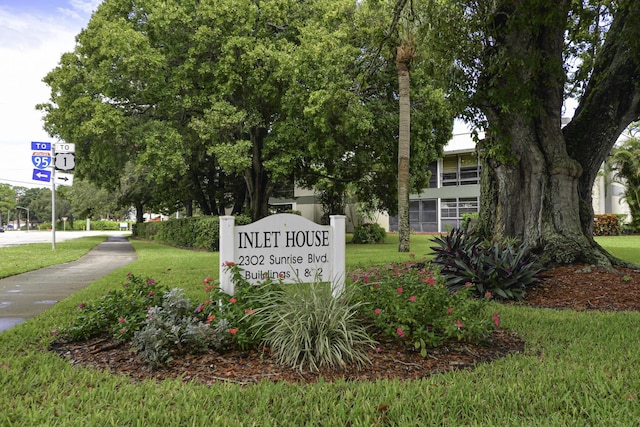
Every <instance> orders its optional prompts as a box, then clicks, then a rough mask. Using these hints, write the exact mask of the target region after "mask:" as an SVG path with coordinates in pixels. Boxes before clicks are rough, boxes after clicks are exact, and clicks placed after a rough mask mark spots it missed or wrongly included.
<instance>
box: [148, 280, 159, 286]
mask: <svg viewBox="0 0 640 427" xmlns="http://www.w3.org/2000/svg"><path fill="white" fill-rule="evenodd" d="M156 283H158V282H156V281H155V280H153V279H151V278H149V279H147V285H155V284H156Z"/></svg>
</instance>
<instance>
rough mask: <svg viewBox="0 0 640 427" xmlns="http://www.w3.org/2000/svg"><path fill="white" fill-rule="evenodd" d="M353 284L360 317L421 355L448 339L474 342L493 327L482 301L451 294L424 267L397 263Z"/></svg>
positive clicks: (466, 294)
mask: <svg viewBox="0 0 640 427" xmlns="http://www.w3.org/2000/svg"><path fill="white" fill-rule="evenodd" d="M355 284H356V285H359V286H358V290H359V291H358V298H359V299H360V300H361V301H362V302H365V303H366V305H365V306H364V307H363V308H361V314H362V315H363V316H364V317H365V318H366V319H367V320H368V321H369V322H371V323H372V324H373V326H374V328H375V330H377V331H378V333H380V334H382V335H383V336H386V337H387V338H390V339H398V340H401V341H405V342H406V343H407V344H409V345H412V346H414V347H415V348H416V349H417V350H419V351H420V352H421V353H422V355H423V356H425V355H426V353H427V349H428V348H430V347H435V346H438V345H441V344H442V343H444V342H445V341H447V340H450V339H457V340H464V341H469V342H477V341H479V340H481V339H482V338H483V337H486V336H488V335H489V334H490V333H491V332H492V331H493V330H494V329H495V327H496V322H494V320H493V318H492V317H491V315H490V314H489V313H488V311H487V301H488V298H484V299H476V298H472V297H471V289H468V288H465V289H462V290H460V291H458V292H455V293H451V292H449V291H448V290H447V288H446V286H445V284H444V280H443V279H442V278H441V277H438V276H435V275H433V274H432V273H431V272H429V271H426V270H424V269H423V270H418V269H416V268H412V267H411V266H400V265H397V266H394V267H393V268H391V269H381V270H380V271H378V272H376V273H375V275H363V276H360V277H358V278H357V279H356V280H355Z"/></svg>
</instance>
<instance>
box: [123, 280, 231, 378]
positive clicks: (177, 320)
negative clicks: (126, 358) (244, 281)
mask: <svg viewBox="0 0 640 427" xmlns="http://www.w3.org/2000/svg"><path fill="white" fill-rule="evenodd" d="M217 326H218V327H220V326H221V323H218V324H217ZM226 339H227V337H226V335H225V334H224V332H223V331H222V330H220V329H219V328H216V327H211V325H210V324H208V323H205V322H202V321H201V320H200V319H199V318H198V317H197V316H196V315H195V314H194V307H193V306H192V304H191V300H190V299H188V298H185V296H184V290H182V289H172V290H171V291H169V292H167V293H165V295H164V299H163V301H162V305H161V306H155V307H151V308H149V311H148V313H147V319H146V323H145V325H144V326H143V328H142V329H141V330H139V331H137V332H135V334H134V336H133V340H132V345H133V348H134V349H135V350H136V352H137V353H138V355H139V356H140V357H141V358H142V359H143V360H145V361H146V362H148V363H149V364H150V365H151V366H152V367H154V368H157V367H159V366H162V365H164V364H166V363H167V362H170V361H171V360H173V357H174V356H175V355H178V354H184V353H198V352H201V351H204V350H206V349H207V348H209V347H214V348H222V347H223V345H224V343H225V340H226Z"/></svg>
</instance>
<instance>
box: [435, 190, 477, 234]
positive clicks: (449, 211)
mask: <svg viewBox="0 0 640 427" xmlns="http://www.w3.org/2000/svg"><path fill="white" fill-rule="evenodd" d="M478 206H479V203H478V198H477V197H461V198H459V199H442V200H441V201H440V218H441V220H442V229H443V230H447V229H451V228H457V227H460V224H461V223H462V216H463V215H464V214H470V213H476V212H478Z"/></svg>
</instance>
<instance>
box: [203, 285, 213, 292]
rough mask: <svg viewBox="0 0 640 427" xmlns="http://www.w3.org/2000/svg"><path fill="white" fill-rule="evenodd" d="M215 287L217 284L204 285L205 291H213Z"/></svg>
mask: <svg viewBox="0 0 640 427" xmlns="http://www.w3.org/2000/svg"><path fill="white" fill-rule="evenodd" d="M215 288H216V287H215V286H205V287H204V291H205V292H207V293H209V292H211V291H212V290H214V289H215Z"/></svg>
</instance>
